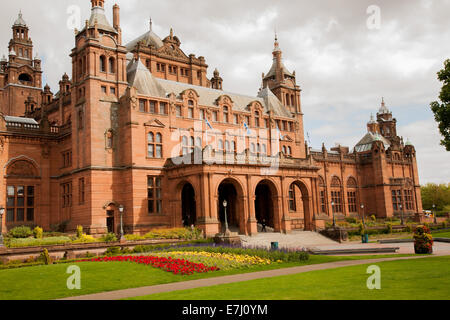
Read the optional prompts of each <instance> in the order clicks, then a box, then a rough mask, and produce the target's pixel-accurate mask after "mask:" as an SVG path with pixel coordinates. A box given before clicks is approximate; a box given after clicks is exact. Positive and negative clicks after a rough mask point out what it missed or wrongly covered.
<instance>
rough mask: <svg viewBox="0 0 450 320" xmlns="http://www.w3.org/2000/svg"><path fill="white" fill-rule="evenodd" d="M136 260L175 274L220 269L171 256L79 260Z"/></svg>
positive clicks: (189, 273)
mask: <svg viewBox="0 0 450 320" xmlns="http://www.w3.org/2000/svg"><path fill="white" fill-rule="evenodd" d="M86 261H91V262H135V263H140V264H145V265H151V266H153V267H155V268H159V269H162V270H164V271H167V272H172V273H173V274H181V275H192V274H194V273H206V272H211V271H218V270H220V269H219V268H218V267H216V266H213V267H208V266H205V265H204V264H202V263H194V262H190V261H187V260H184V259H172V258H171V257H169V258H165V257H154V256H126V257H123V256H118V257H105V258H95V259H91V260H80V261H78V262H86Z"/></svg>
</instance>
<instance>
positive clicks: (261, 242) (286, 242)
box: [241, 231, 339, 249]
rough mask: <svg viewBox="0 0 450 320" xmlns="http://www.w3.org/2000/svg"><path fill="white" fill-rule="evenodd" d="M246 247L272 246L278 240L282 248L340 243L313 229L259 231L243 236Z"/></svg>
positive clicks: (243, 243)
mask: <svg viewBox="0 0 450 320" xmlns="http://www.w3.org/2000/svg"><path fill="white" fill-rule="evenodd" d="M241 239H242V245H243V246H244V247H265V248H270V243H271V242H278V245H279V247H280V248H295V249H301V248H308V247H311V246H317V245H329V246H333V245H339V243H338V242H335V241H333V240H331V239H328V238H327V237H324V236H322V235H321V234H319V233H317V232H312V231H292V232H291V233H289V234H283V233H273V232H267V233H264V232H262V233H258V234H256V235H254V236H251V237H249V236H241Z"/></svg>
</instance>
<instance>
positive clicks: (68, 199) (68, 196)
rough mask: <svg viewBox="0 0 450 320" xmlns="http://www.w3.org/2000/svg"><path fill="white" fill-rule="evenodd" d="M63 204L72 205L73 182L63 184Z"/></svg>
mask: <svg viewBox="0 0 450 320" xmlns="http://www.w3.org/2000/svg"><path fill="white" fill-rule="evenodd" d="M61 205H62V207H63V208H70V207H72V182H68V183H64V184H62V185H61Z"/></svg>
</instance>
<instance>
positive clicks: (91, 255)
mask: <svg viewBox="0 0 450 320" xmlns="http://www.w3.org/2000/svg"><path fill="white" fill-rule="evenodd" d="M84 257H85V258H94V257H96V255H95V254H93V253H90V252H89V251H88V252H86V254H85V255H84Z"/></svg>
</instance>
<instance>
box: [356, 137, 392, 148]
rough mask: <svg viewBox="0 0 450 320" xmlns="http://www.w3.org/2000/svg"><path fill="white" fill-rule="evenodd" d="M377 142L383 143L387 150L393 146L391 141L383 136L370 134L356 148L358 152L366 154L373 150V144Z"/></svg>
mask: <svg viewBox="0 0 450 320" xmlns="http://www.w3.org/2000/svg"><path fill="white" fill-rule="evenodd" d="M375 141H382V142H383V144H384V147H385V148H386V149H387V148H389V146H390V145H391V143H390V142H389V140H387V139H386V138H385V137H383V136H382V135H381V134H378V133H372V132H368V133H367V134H366V135H365V136H364V137H363V138H362V139H361V140H360V141H359V142H358V143H357V144H356V146H355V150H356V152H364V151H369V150H371V149H372V144H373V142H375Z"/></svg>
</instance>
